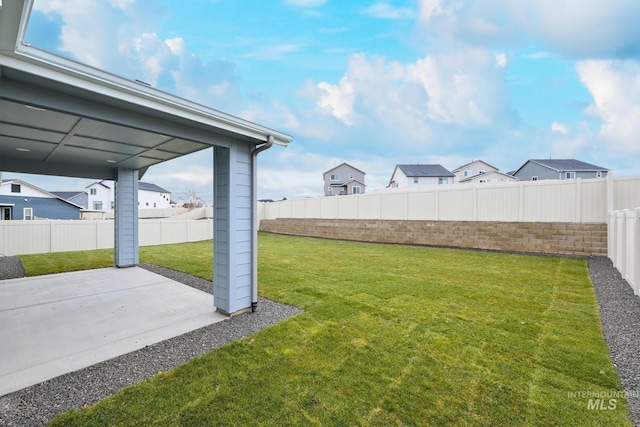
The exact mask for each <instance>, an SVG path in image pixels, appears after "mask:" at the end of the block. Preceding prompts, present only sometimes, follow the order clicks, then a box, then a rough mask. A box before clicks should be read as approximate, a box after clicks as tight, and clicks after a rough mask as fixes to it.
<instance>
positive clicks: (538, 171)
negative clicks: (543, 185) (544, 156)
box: [515, 162, 560, 181]
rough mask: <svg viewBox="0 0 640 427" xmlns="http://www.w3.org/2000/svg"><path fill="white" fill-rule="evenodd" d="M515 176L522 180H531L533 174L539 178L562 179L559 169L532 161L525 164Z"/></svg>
mask: <svg viewBox="0 0 640 427" xmlns="http://www.w3.org/2000/svg"><path fill="white" fill-rule="evenodd" d="M515 176H516V177H517V178H518V179H519V180H520V181H531V177H533V176H537V177H538V180H543V179H560V174H559V173H558V172H557V171H554V170H552V169H549V168H547V167H544V166H541V165H539V164H537V163H531V162H530V163H527V164H526V165H524V166H523V167H522V168H521V169H520V170H519V171H518V172H517V173H516V175H515Z"/></svg>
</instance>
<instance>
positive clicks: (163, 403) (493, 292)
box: [21, 234, 630, 426]
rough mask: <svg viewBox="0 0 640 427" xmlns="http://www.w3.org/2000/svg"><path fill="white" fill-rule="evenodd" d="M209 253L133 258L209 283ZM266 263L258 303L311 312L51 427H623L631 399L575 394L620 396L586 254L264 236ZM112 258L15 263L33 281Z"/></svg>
mask: <svg viewBox="0 0 640 427" xmlns="http://www.w3.org/2000/svg"><path fill="white" fill-rule="evenodd" d="M211 253H212V250H211V242H210V241H209V242H203V243H193V244H187V245H172V246H158V247H145V248H141V256H140V258H141V261H142V262H154V263H157V264H161V265H165V266H168V267H171V268H176V269H178V270H183V271H186V272H188V273H192V274H196V275H198V276H201V277H205V278H207V279H211V264H212V261H211V256H212V255H211ZM259 255H260V259H259V260H260V267H259V272H260V294H261V295H262V296H265V297H267V298H271V299H273V300H275V301H279V302H283V303H287V304H293V305H296V306H298V307H301V308H303V309H304V310H305V312H304V313H302V314H300V315H298V316H296V317H293V318H291V319H289V320H286V321H284V322H282V323H280V324H278V325H275V326H273V327H270V328H268V329H266V330H263V331H262V332H260V333H258V334H255V335H253V336H251V337H250V338H247V339H244V340H241V341H237V342H234V343H232V344H229V345H227V346H225V347H223V348H221V349H219V350H216V351H214V352H212V353H209V354H206V355H203V356H201V357H198V358H196V359H194V360H192V361H191V362H189V363H186V364H184V365H182V366H180V367H178V368H176V369H174V370H172V371H169V372H163V373H159V374H158V375H157V376H156V377H154V378H152V379H150V380H148V381H146V382H144V383H142V384H139V385H136V386H133V387H129V388H127V389H124V390H122V391H121V392H120V393H118V394H116V395H115V396H113V397H110V398H107V399H104V400H103V401H101V402H99V403H98V404H96V405H94V406H92V407H88V408H84V409H82V410H74V411H71V412H68V413H66V414H63V415H62V416H59V417H58V418H56V419H55V420H54V422H53V425H60V426H63V425H64V426H67V425H78V426H80V425H82V426H85V425H163V426H164V425H188V426H203V425H239V424H250V423H256V424H264V425H278V426H281V425H345V426H350V425H452V424H453V425H616V426H620V425H630V424H629V421H628V419H629V415H628V410H627V408H626V403H625V400H624V398H622V397H620V398H617V399H616V402H615V406H616V407H615V409H592V408H589V404H590V402H589V399H588V398H586V397H582V396H578V397H576V395H575V393H579V392H586V393H596V392H620V391H621V390H622V389H621V386H620V383H619V381H618V377H617V375H616V372H615V370H614V367H613V365H612V364H611V361H610V360H609V355H608V350H607V347H606V344H605V342H604V340H603V338H602V332H601V328H600V322H599V318H598V307H597V303H596V299H595V295H594V292H593V287H592V285H591V283H590V280H589V275H588V271H587V267H586V263H585V261H584V260H582V259H571V258H551V257H536V256H524V255H513V254H502V253H492V252H478V251H463V250H453V249H437V248H424V247H411V246H401V245H382V244H366V243H355V242H343V241H329V240H320V239H310V238H298V237H290V236H277V235H269V234H261V235H260V253H259ZM109 256H110V253H109V252H108V251H105V252H103V253H101V255H96V254H92V253H90V252H83V253H79V254H74V255H73V256H71V255H70V254H62V255H58V254H47V255H38V256H25V257H21V259H22V260H23V262H24V264H25V267H26V269H27V272H28V274H36V273H37V274H41V273H45V272H48V271H49V272H50V271H59V270H60V269H63V270H66V269H75V268H76V266H78V268H86V267H87V266H96V267H99V266H103V265H105V264H109V261H110V260H111V259H110V258H109V259H106V260H102V258H103V257H104V258H108V257H109ZM58 257H61V259H60V260H59V261H57V260H56V259H57V258H58ZM90 257H93V259H91V260H90V259H89V258H90ZM72 258H75V259H74V261H73V262H71V259H72ZM85 258H86V259H85ZM45 260H46V261H45ZM47 264H48V265H50V266H52V267H53V269H52V270H47V268H46V267H44V265H47ZM72 264H73V265H72ZM60 266H62V267H60ZM591 404H594V402H591ZM608 404H609V401H608V399H607V401H606V402H605V405H604V406H606V407H608Z"/></svg>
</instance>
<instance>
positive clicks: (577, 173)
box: [513, 159, 609, 181]
mask: <svg viewBox="0 0 640 427" xmlns="http://www.w3.org/2000/svg"><path fill="white" fill-rule="evenodd" d="M608 172H609V169H606V168H603V167H601V166H596V165H592V164H590V163H586V162H582V161H580V160H576V159H530V160H527V161H526V162H525V163H524V164H523V165H522V166H520V168H518V169H517V170H516V171H515V172H513V176H515V177H516V178H518V180H520V181H538V180H543V179H560V180H563V179H576V178H583V179H589V178H604V177H606V176H607V173H608Z"/></svg>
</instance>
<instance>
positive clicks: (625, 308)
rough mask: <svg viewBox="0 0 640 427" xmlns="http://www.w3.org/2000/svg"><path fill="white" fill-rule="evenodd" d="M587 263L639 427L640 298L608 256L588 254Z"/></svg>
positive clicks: (633, 418) (606, 334) (606, 335)
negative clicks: (590, 255)
mask: <svg viewBox="0 0 640 427" xmlns="http://www.w3.org/2000/svg"><path fill="white" fill-rule="evenodd" d="M587 262H588V265H589V274H590V276H591V282H593V286H594V289H595V293H596V298H597V299H598V305H599V306H600V319H601V321H602V332H603V334H604V339H605V341H606V342H607V346H608V347H609V354H610V356H611V361H612V362H613V364H614V366H615V367H616V370H617V371H618V377H620V383H621V384H622V388H623V389H624V391H625V392H626V395H627V403H628V406H629V411H630V412H631V421H632V422H633V424H634V425H636V426H640V356H639V353H640V297H637V296H635V295H634V294H633V290H632V289H631V286H629V284H628V283H627V281H626V280H624V279H623V278H622V276H621V275H620V273H619V272H618V270H616V269H615V267H614V266H613V264H612V263H611V260H610V259H608V258H605V257H590V258H588V259H587Z"/></svg>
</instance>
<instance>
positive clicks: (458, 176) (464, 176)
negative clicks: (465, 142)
mask: <svg viewBox="0 0 640 427" xmlns="http://www.w3.org/2000/svg"><path fill="white" fill-rule="evenodd" d="M499 171H500V169H498V168H497V167H495V166H492V165H490V164H489V163H487V162H485V161H482V160H473V161H471V162H470V163H467V164H465V165H462V166H460V167H459V168H456V169H454V170H452V171H451V172H453V174H454V175H455V177H454V178H453V182H454V183H457V182H461V181H466V182H469V181H468V180H469V178H473V177H475V176H478V175H484V174H486V173H488V172H499Z"/></svg>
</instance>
